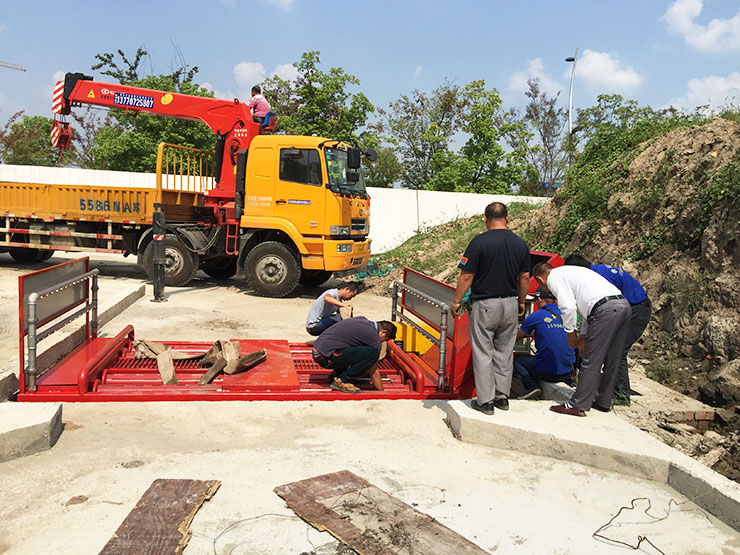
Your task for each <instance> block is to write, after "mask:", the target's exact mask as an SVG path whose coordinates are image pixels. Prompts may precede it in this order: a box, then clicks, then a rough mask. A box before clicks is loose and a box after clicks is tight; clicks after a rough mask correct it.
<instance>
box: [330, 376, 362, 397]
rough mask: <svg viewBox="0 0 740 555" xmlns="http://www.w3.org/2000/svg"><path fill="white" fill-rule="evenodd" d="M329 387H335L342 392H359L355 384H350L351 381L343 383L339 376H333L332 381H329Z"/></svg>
mask: <svg viewBox="0 0 740 555" xmlns="http://www.w3.org/2000/svg"><path fill="white" fill-rule="evenodd" d="M331 388H332V389H335V390H337V391H342V392H344V393H359V392H360V388H359V387H357V386H356V385H352V384H351V383H345V382H343V381H342V380H340V379H339V378H334V381H333V382H331Z"/></svg>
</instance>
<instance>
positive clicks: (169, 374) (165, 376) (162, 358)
mask: <svg viewBox="0 0 740 555" xmlns="http://www.w3.org/2000/svg"><path fill="white" fill-rule="evenodd" d="M157 370H159V377H160V378H162V383H163V384H164V385H178V381H177V375H176V374H175V363H174V362H173V361H172V351H171V350H170V349H167V350H166V351H162V352H161V353H159V354H158V355H157Z"/></svg>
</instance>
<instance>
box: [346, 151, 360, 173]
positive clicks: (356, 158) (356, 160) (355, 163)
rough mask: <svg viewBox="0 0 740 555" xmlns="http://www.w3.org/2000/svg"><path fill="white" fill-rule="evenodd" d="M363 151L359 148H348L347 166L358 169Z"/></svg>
mask: <svg viewBox="0 0 740 555" xmlns="http://www.w3.org/2000/svg"><path fill="white" fill-rule="evenodd" d="M361 156H362V152H361V151H360V149H359V148H352V147H350V148H348V149H347V167H348V168H352V169H353V170H356V169H358V168H359V167H360V158H361Z"/></svg>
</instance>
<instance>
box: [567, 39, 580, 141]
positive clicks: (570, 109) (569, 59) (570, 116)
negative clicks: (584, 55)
mask: <svg viewBox="0 0 740 555" xmlns="http://www.w3.org/2000/svg"><path fill="white" fill-rule="evenodd" d="M577 60H578V49H577V48H576V55H575V56H568V57H567V58H565V61H566V62H573V69H572V70H571V72H570V91H568V132H569V133H570V134H571V135H572V134H573V80H574V79H575V77H576V61H577Z"/></svg>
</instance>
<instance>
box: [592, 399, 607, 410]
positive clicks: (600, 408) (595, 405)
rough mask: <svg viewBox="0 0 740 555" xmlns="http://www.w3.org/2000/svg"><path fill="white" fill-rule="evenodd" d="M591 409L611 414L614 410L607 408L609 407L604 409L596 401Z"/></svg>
mask: <svg viewBox="0 0 740 555" xmlns="http://www.w3.org/2000/svg"><path fill="white" fill-rule="evenodd" d="M591 408H592V409H596V410H598V411H599V412H609V411H610V410H612V409H610V408H607V407H604V406H602V405H600V404H599V403H597V402H596V401H594V402H593V403H591Z"/></svg>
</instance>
